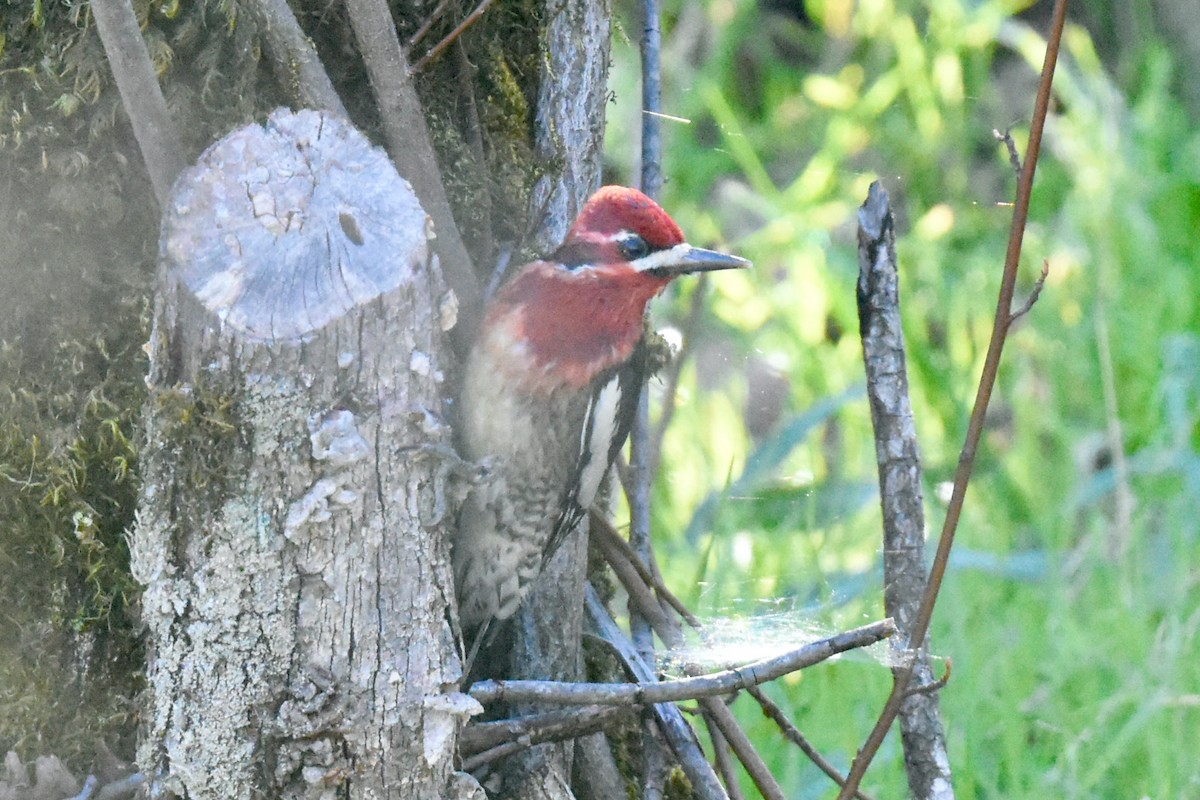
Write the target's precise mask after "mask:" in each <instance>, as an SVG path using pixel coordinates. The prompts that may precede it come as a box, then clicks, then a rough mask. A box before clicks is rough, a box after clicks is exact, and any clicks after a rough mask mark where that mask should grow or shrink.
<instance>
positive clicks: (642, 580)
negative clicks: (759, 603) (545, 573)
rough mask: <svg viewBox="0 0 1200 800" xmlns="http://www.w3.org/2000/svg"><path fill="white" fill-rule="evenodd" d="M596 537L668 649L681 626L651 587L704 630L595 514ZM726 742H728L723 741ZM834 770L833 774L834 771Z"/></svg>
mask: <svg viewBox="0 0 1200 800" xmlns="http://www.w3.org/2000/svg"><path fill="white" fill-rule="evenodd" d="M592 535H593V539H592V540H593V541H594V542H596V543H597V545H598V546H599V547H600V548H601V552H602V553H603V554H604V557H605V559H606V560H607V561H608V563H609V565H610V566H611V567H612V569H613V573H614V574H616V576H617V579H618V580H620V581H621V585H622V586H624V587H625V590H626V591H627V592H628V593H629V596H630V598H631V599H632V600H634V601H635V602H637V603H638V605H639V608H642V609H643V613H644V614H646V617H647V619H649V620H651V622H652V624H653V625H654V630H655V632H656V633H658V635H659V638H660V639H662V640H663V641H664V642H666V643H667V644H668V646H670V647H676V646H678V645H679V644H680V643H681V642H682V633H681V631H680V630H679V626H678V624H677V623H676V622H675V621H674V620H673V619H671V618H670V617H664V616H663V615H661V614H660V613H656V611H655V610H656V609H657V610H658V611H661V607H660V606H659V603H658V602H657V601H655V599H654V597H653V596H652V595H651V594H650V591H649V589H650V588H651V587H652V588H653V589H654V590H655V591H656V592H657V593H658V595H659V599H661V600H666V599H667V598H670V601H671V602H670V603H669V604H670V605H671V606H672V608H673V609H677V610H679V609H681V611H680V613H681V616H683V617H684V619H685V620H686V621H687V622H688V624H689V625H691V626H692V627H693V628H697V629H699V628H700V627H701V625H700V620H698V619H697V618H696V617H695V616H694V615H693V614H692V613H691V611H689V610H688V609H687V607H686V606H684V605H683V603H682V602H680V601H679V599H678V598H676V597H675V596H674V595H673V594H671V593H670V591H668V590H667V589H666V587H664V586H662V583H661V581H660V580H658V578H657V576H655V575H651V574H650V571H649V570H648V569H646V568H645V566H643V565H641V564H640V563H639V562H638V561H637V559H636V558H634V556H633V553H632V552H629V544H628V543H627V542H626V541H625V540H624V539H622V538H621V536H620V534H618V533H617V531H616V529H615V528H613V527H612V525H611V524H610V523H609V522H608V521H607V520H605V519H603V517H601V516H600V515H599V514H597V513H595V512H593V514H592ZM647 609H648V610H647ZM748 689H749V690H750V694H751V696H753V697H754V698H755V699H756V700H759V701H760V703H761V702H763V701H764V700H765V701H766V702H770V701H769V700H766V695H764V694H762V693H761V691H759V690H758V689H757V688H756V687H748ZM760 698H762V699H760ZM775 708H776V711H777V713H779V714H782V713H783V712H782V711H779V710H778V707H775ZM704 710H705V711H706V712H707V711H708V709H707V707H705V708H704ZM764 711H767V712H768V715H770V712H769V710H768V709H766V708H765V707H764ZM705 722H706V723H707V724H710V725H711V724H713V722H712V719H711V717H710V715H709V714H707V713H706V714H705ZM718 733H719V732H718ZM785 733H786V730H785ZM797 735H799V731H797ZM801 738H803V737H801ZM722 742H724V739H723V738H722ZM715 746H716V738H715V737H714V747H715ZM800 749H801V750H802V751H803V752H804V753H805V755H807V756H808V757H809V758H811V759H812V760H813V763H815V764H816V765H817V766H818V767H820V768H821V769H822V770H823V771H825V773H826V774H828V775H829V776H830V777H831V778H833V779H834V780H835V781H837V783H838V785H839V786H840V785H841V784H842V783H843V782H844V781H845V778H843V777H842V775H841V774H840V773H838V772H837V771H836V770H833V767H832V766H830V765H829V762H828V761H826V760H825V759H824V758H823V757H822V756H821V754H820V753H818V752H817V751H816V749H815V748H813V747H812V746H811V745H809V744H808V743H807V742H805V743H804V744H803V745H801V748H800ZM717 756H718V759H719V758H720V757H721V752H720V751H717ZM718 767H720V768H721V772H722V778H724V779H725V785H726V786H727V787H731V788H730V795H733V794H734V789H733V788H732V787H733V786H736V784H730V782H729V775H728V770H727V769H726V768H724V767H721V765H720V761H719V760H718ZM830 770H833V771H832V772H831V771H830ZM861 797H862V796H861V795H860V798H861ZM862 800H869V798H862Z"/></svg>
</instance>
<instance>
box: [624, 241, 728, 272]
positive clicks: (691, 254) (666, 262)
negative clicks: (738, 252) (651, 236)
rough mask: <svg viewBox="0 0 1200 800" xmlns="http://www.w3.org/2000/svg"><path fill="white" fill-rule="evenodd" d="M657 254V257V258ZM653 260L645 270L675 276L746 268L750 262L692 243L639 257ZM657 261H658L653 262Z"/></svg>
mask: <svg viewBox="0 0 1200 800" xmlns="http://www.w3.org/2000/svg"><path fill="white" fill-rule="evenodd" d="M656 256H657V258H655V257H656ZM639 260H640V261H647V262H652V263H648V264H646V266H645V268H644V269H645V271H646V272H650V273H654V274H657V275H662V276H664V277H666V276H672V277H673V276H675V275H691V274H692V273H694V272H715V271H716V270H719V269H746V268H748V267H749V266H751V264H750V262H749V261H747V260H746V259H744V258H740V257H738V256H731V255H729V254H728V253H719V252H717V251H716V250H705V249H703V248H700V247H692V246H691V245H690V244H680V245H676V246H675V247H672V248H671V249H670V250H663V251H660V252H658V253H654V254H653V255H651V256H649V257H647V258H644V259H639ZM654 261H656V262H657V263H653V262H654Z"/></svg>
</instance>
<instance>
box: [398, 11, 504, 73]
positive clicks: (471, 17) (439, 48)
mask: <svg viewBox="0 0 1200 800" xmlns="http://www.w3.org/2000/svg"><path fill="white" fill-rule="evenodd" d="M492 2H493V0H482V2H480V3H479V5H477V6H475V10H474V11H472V12H471V13H470V14H467V16H466V17H465V18H464V19H463V21H462V22H460V23H458V25H457V26H456V27H455V28H454V30H452V31H450V33H448V34H446V38H444V39H442V40H441V41H440V42H438V43H437V44H435V45H434V46H433V47H431V48H429V52H428V53H426V54H425V55H423V56H421V58H420V60H418V61H417V63H416V64H413V67H412V71H413V72H420V71H421V70H423V69H425V68H426V67H427V66H429V64H430V62H432V61H433V60H434V59H436V58H437V57H438V56H440V55H441V54H442V52H443V51H445V49H446V48H447V47H449V46H450V45H452V44H454V42H456V41H457V40H458V37H460V36H462V35H463V34H464V33H465V32H466V30H467V28H469V27H471V26H472V25H474V24H475V23H476V22H478V21H479V18H480V17H482V16H483V15H484V12H486V11H487V10H488V8H489V7H490V6H491V5H492Z"/></svg>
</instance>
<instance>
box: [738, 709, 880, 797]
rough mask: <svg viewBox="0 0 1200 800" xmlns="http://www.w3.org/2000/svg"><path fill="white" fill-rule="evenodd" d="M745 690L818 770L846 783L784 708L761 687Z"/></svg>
mask: <svg viewBox="0 0 1200 800" xmlns="http://www.w3.org/2000/svg"><path fill="white" fill-rule="evenodd" d="M746 692H747V693H748V694H749V695H750V696H751V697H753V698H754V699H755V700H757V701H758V704H759V705H760V706H761V707H762V710H763V714H764V715H765V716H766V717H767V718H768V719H770V720H772V721H773V722H774V723H775V724H776V725H778V726H779V730H780V731H782V732H783V735H784V736H786V737H787V738H788V740H789V741H791V742H792V743H793V744H794V745H796V746H797V747H799V748H800V750H801V752H803V753H804V755H806V756H808V758H809V760H810V761H812V762H813V763H814V764H816V765H817V768H818V769H819V770H821V771H822V772H824V773H825V774H826V775H828V776H829V779H830V780H832V781H833V782H834V783H836V784H837V785H838V786H844V785H845V784H846V776H845V775H843V774H842V773H841V772H839V771H838V768H837V767H835V766H834V765H833V764H831V763H830V762H829V760H828V759H826V758H825V756H823V755H821V753H820V752H819V751H818V750H817V748H815V747H813V745H812V743H811V742H810V741H808V738H807V737H806V736H805V735H804V734H803V733H801V732H800V729H799V728H797V727H796V726H795V724H794V723H793V722H792V721H791V720H790V719H789V718H788V715H787V714H786V713H785V712H784V710H783V709H782V708H780V707H779V705H778V704H777V703H776V702H775V701H774V700H772V699H771V698H769V697H767V693H766V692H764V691H763V690H762V687H760V686H750V687H748V688H747V689H746ZM854 796H855V797H856V798H858V800H872V798H871V796H870V795H867V794H865V793H863V792H855V793H854Z"/></svg>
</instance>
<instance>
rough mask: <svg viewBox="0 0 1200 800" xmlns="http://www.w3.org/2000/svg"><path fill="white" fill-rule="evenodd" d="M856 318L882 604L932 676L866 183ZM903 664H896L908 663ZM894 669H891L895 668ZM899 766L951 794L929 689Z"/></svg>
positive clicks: (880, 232)
mask: <svg viewBox="0 0 1200 800" xmlns="http://www.w3.org/2000/svg"><path fill="white" fill-rule="evenodd" d="M858 225H859V227H858V265H859V266H858V268H859V276H858V292H857V294H858V319H859V330H860V332H861V335H862V349H863V364H864V365H865V367H866V373H867V397H868V399H869V400H870V406H871V425H872V427H873V428H874V432H875V459H876V462H877V463H878V468H879V503H880V507H881V508H882V510H883V587H884V589H883V597H884V608H885V610H886V611H887V613H888V614H889V615H890V616H891V617H893V618H894V619H895V620H896V622H897V626H898V627H899V629H900V634H901V636H903V637H905V638H906V639H908V641H909V644H908V646H909V647H910V648H912V652H913V654H914V655H915V659H916V661H915V669H916V674H917V675H918V676H919V679H920V680H921V681H922V682H928V681H931V680H932V678H933V672H932V669H931V667H930V665H929V642H928V641H927V640H920V639H917V640H914V639H912V638H911V637H910V636H909V634H910V630H911V626H912V623H913V620H914V619H915V618H916V617H917V614H918V612H919V611H920V607H921V597H922V596H923V595H924V593H925V509H924V502H923V500H922V496H921V494H922V493H921V484H922V477H921V454H920V447H919V446H918V444H917V426H916V422H915V421H914V419H913V410H912V403H911V402H910V400H909V392H908V367H907V364H906V359H905V355H904V353H905V348H904V328H903V326H902V325H901V321H900V279H899V264H898V263H897V260H896V234H895V222H894V220H893V218H892V209H891V206H890V204H889V201H888V194H887V191H886V190H885V189H884V188H883V185H882V184H880V183H879V182H878V181H876V182H875V183H873V184H871V189H870V192H869V193H868V195H867V200H866V202H865V203H863V205H862V208H860V209H859V210H858ZM908 668H909V666H908V665H905V666H904V667H901V668H898V669H908ZM895 671H896V670H895V669H893V673H895ZM900 735H901V737H902V739H903V744H904V766H905V771H906V772H907V773H908V785H909V790H910V791H911V792H912V794H913V796H914V797H917V798H928V797H932V796H934V791H933V787H934V786H939V787H941V786H944V787H946V790H945V791H942V792H939V793H937V794H938V796H939V797H942V798H947V800H948V798H951V797H953V789H952V788H950V787H951V783H950V760H949V758H948V757H947V755H946V736H945V732H944V731H943V729H942V721H941V716H940V713H939V711H938V698H937V696H936V695H932V694H931V695H922V696H919V697H913V698H912V699H911V700H909V701H908V702H906V703H905V704H904V706H903V708H901V710H900Z"/></svg>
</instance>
